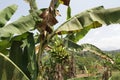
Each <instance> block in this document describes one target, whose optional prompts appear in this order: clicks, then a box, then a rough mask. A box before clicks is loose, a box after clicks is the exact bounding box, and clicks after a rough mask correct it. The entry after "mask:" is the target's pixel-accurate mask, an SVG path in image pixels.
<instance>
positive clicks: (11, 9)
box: [0, 4, 18, 28]
mask: <svg viewBox="0 0 120 80" xmlns="http://www.w3.org/2000/svg"><path fill="white" fill-rule="evenodd" d="M17 7H18V6H17V5H15V4H14V5H10V6H8V7H7V8H5V9H3V10H1V11H0V28H1V27H3V26H4V25H6V23H7V22H8V21H9V20H10V18H11V17H12V15H13V14H14V13H15V11H16V10H17Z"/></svg>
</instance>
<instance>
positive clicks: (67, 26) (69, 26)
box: [55, 6, 120, 42]
mask: <svg viewBox="0 0 120 80" xmlns="http://www.w3.org/2000/svg"><path fill="white" fill-rule="evenodd" d="M117 23H120V7H118V8H111V9H104V8H103V6H100V7H96V8H93V9H90V10H87V11H84V12H82V13H80V14H77V15H75V16H73V17H72V18H70V19H69V20H67V21H66V22H64V23H63V24H62V25H60V26H59V27H58V29H57V30H56V31H55V33H56V34H67V33H76V34H74V35H73V36H72V37H71V38H70V39H71V40H72V41H75V42H77V41H78V40H80V39H81V38H83V37H84V36H85V35H86V34H87V32H88V31H89V30H90V29H93V28H98V27H101V26H102V25H110V24H117Z"/></svg>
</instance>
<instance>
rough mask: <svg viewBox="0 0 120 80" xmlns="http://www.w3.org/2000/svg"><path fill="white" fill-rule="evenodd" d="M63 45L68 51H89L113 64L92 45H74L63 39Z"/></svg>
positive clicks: (112, 61) (111, 60) (109, 58)
mask: <svg viewBox="0 0 120 80" xmlns="http://www.w3.org/2000/svg"><path fill="white" fill-rule="evenodd" d="M64 44H65V45H66V46H67V47H68V48H69V50H75V51H76V52H79V53H80V52H82V51H90V52H92V53H93V54H95V55H97V56H99V57H101V58H103V59H105V60H107V61H109V62H111V63H112V64H114V60H113V59H112V58H111V57H109V56H108V55H106V54H105V53H104V52H103V51H102V50H100V49H99V48H97V47H96V46H94V45H92V44H88V43H86V44H81V45H78V44H76V43H74V42H73V41H71V40H68V39H65V40H64Z"/></svg>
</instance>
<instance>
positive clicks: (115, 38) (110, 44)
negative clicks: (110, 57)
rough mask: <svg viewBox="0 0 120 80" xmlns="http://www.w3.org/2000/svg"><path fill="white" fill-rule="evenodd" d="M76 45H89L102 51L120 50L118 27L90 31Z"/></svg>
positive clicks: (111, 26) (116, 25) (119, 31)
mask: <svg viewBox="0 0 120 80" xmlns="http://www.w3.org/2000/svg"><path fill="white" fill-rule="evenodd" d="M78 43H79V44H82V43H90V44H93V45H95V46H97V47H99V48H100V49H103V50H115V49H120V46H119V45H120V25H119V24H115V25H110V26H103V27H101V28H97V29H94V30H91V31H90V32H89V33H88V34H87V35H86V36H85V37H84V38H83V39H82V40H80V41H79V42H78Z"/></svg>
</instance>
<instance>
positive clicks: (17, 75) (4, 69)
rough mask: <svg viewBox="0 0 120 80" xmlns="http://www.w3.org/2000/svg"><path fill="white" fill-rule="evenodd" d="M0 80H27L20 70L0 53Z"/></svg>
mask: <svg viewBox="0 0 120 80" xmlns="http://www.w3.org/2000/svg"><path fill="white" fill-rule="evenodd" d="M0 80H29V78H28V77H27V76H26V75H25V74H24V73H23V72H22V70H21V69H20V68H19V67H18V66H17V65H16V64H15V63H13V62H12V61H11V60H10V59H9V58H8V57H6V56H5V55H3V54H2V53H0Z"/></svg>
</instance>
